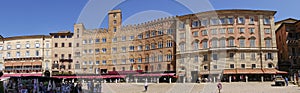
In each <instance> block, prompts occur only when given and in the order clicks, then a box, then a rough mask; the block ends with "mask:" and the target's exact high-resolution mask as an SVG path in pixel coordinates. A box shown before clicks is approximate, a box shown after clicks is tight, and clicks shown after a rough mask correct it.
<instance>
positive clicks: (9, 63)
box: [4, 62, 13, 66]
mask: <svg viewBox="0 0 300 93" xmlns="http://www.w3.org/2000/svg"><path fill="white" fill-rule="evenodd" d="M4 66H13V63H11V62H6V63H4Z"/></svg>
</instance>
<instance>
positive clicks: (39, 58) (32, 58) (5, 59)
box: [4, 57, 43, 61]
mask: <svg viewBox="0 0 300 93" xmlns="http://www.w3.org/2000/svg"><path fill="white" fill-rule="evenodd" d="M42 59H43V57H24V58H4V61H23V60H42Z"/></svg>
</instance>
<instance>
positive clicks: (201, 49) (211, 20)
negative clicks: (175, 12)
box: [176, 10, 277, 82]
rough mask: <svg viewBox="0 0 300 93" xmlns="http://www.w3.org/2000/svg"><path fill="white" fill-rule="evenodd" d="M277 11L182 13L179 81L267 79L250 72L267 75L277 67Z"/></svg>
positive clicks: (179, 30)
mask: <svg viewBox="0 0 300 93" xmlns="http://www.w3.org/2000/svg"><path fill="white" fill-rule="evenodd" d="M275 13H276V11H268V10H216V11H208V12H201V13H196V14H190V15H183V16H179V17H178V19H179V20H180V21H178V28H177V29H178V30H177V32H176V34H177V39H176V42H177V53H176V55H177V56H176V59H177V60H176V61H177V67H176V68H177V74H178V75H179V80H183V79H185V80H188V81H193V82H194V81H196V80H197V79H198V77H200V78H202V79H203V78H207V79H208V80H220V79H225V80H226V79H227V80H228V79H229V78H231V79H232V80H233V78H232V77H234V79H240V80H242V79H245V77H247V78H248V77H249V79H256V78H258V79H263V78H264V77H262V78H261V77H260V76H254V75H249V73H252V74H261V75H262V74H267V71H265V70H269V69H274V68H275V67H276V66H277V49H276V46H277V45H276V41H275V40H276V36H275V26H274V14H275ZM255 69H261V70H255ZM255 71H257V72H255ZM264 71H265V72H264ZM198 75H199V76H198ZM221 76H223V77H221ZM267 78H271V77H270V76H265V79H267Z"/></svg>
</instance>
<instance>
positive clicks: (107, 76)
mask: <svg viewBox="0 0 300 93" xmlns="http://www.w3.org/2000/svg"><path fill="white" fill-rule="evenodd" d="M52 77H55V78H63V79H71V78H89V79H92V78H125V77H126V75H101V76H52Z"/></svg>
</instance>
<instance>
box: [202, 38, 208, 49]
mask: <svg viewBox="0 0 300 93" xmlns="http://www.w3.org/2000/svg"><path fill="white" fill-rule="evenodd" d="M202 48H203V49H206V48H208V46H207V40H204V41H202Z"/></svg>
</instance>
